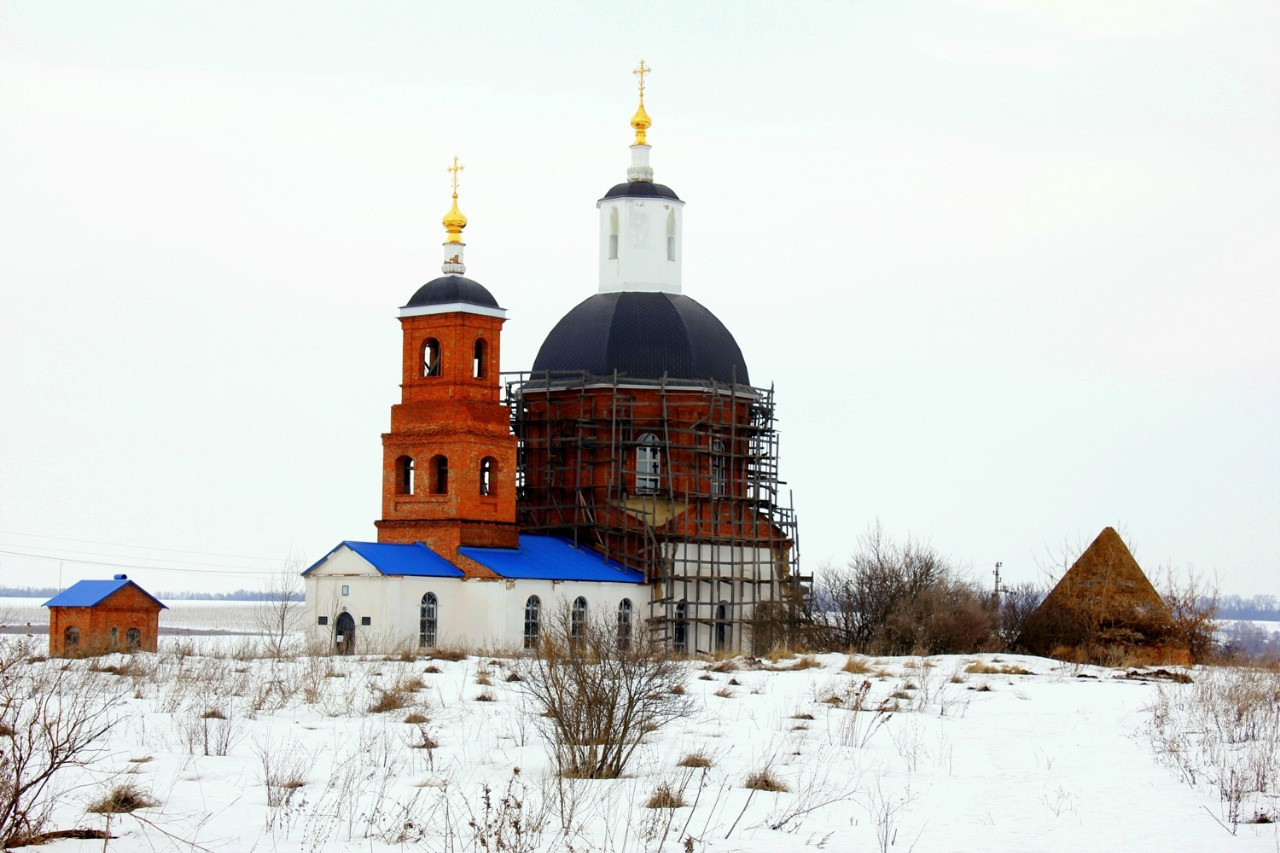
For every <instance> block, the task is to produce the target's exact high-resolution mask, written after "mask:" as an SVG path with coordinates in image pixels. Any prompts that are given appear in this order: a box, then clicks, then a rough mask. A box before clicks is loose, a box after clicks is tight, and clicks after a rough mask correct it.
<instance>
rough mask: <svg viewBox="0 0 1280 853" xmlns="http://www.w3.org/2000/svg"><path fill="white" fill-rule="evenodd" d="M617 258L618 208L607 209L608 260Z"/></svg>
mask: <svg viewBox="0 0 1280 853" xmlns="http://www.w3.org/2000/svg"><path fill="white" fill-rule="evenodd" d="M617 259H618V208H616V207H615V208H614V209H613V210H610V211H609V260H611V261H615V260H617Z"/></svg>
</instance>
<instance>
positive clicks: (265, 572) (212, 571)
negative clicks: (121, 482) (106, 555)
mask: <svg viewBox="0 0 1280 853" xmlns="http://www.w3.org/2000/svg"><path fill="white" fill-rule="evenodd" d="M0 554H9V555H10V556H13V557H29V558H31V559H33V560H53V561H57V562H66V563H75V564H77V565H81V566H113V567H115V568H118V569H137V570H139V571H144V572H177V573H179V574H193V575H201V574H209V575H253V576H255V577H267V576H270V575H275V574H279V571H276V570H272V569H256V570H253V571H249V570H236V569H220V568H212V567H211V568H208V569H174V568H164V567H161V566H139V565H134V564H131V563H119V562H114V561H113V562H109V563H107V562H101V561H98V560H78V559H75V558H74V557H57V556H50V555H48V554H26V553H23V552H21V551H9V550H6V549H3V548H0Z"/></svg>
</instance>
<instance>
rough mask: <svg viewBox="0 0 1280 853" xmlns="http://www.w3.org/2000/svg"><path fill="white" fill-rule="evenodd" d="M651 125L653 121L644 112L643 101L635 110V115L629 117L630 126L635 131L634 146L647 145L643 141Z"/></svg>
mask: <svg viewBox="0 0 1280 853" xmlns="http://www.w3.org/2000/svg"><path fill="white" fill-rule="evenodd" d="M652 124H653V119H651V118H649V114H648V113H647V112H645V111H644V101H641V102H640V106H639V107H637V108H636V114H635V115H633V116H632V117H631V126H632V127H633V128H635V131H636V141H635V143H634V144H635V145H648V144H649V143H648V142H646V141H645V131H647V130H648V129H649V127H650V126H651V125H652Z"/></svg>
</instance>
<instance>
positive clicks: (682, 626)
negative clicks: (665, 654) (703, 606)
mask: <svg viewBox="0 0 1280 853" xmlns="http://www.w3.org/2000/svg"><path fill="white" fill-rule="evenodd" d="M688 614H689V611H688V608H687V607H686V606H685V603H684V600H683V599H681V600H680V603H679V604H677V605H676V617H675V624H674V625H672V626H671V627H672V632H671V647H672V648H673V649H675V650H676V651H677V652H686V651H688V650H689V623H688V622H687V621H686V620H687V618H688Z"/></svg>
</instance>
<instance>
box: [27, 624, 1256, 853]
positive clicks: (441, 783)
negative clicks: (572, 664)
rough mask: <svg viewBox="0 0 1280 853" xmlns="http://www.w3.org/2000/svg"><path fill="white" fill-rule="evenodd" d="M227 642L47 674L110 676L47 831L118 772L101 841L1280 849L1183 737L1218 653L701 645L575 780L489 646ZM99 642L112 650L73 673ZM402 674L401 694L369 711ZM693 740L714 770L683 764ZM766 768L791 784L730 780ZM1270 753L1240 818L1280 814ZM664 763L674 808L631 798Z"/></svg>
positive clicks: (276, 845)
mask: <svg viewBox="0 0 1280 853" xmlns="http://www.w3.org/2000/svg"><path fill="white" fill-rule="evenodd" d="M227 639H228V638H225V637H190V638H188V637H170V638H162V644H161V651H160V653H159V654H156V655H147V654H142V655H137V656H135V657H133V658H128V657H125V656H119V655H117V656H111V657H109V658H104V659H99V660H98V661H97V662H96V663H95V662H93V661H75V662H73V663H72V664H71V670H69V671H68V672H65V673H62V675H63V676H64V677H75V678H83V679H87V682H86V683H88V682H92V683H93V684H95V685H97V686H98V687H100V688H102V689H104V690H106V691H107V692H108V694H109V696H110V708H111V710H110V713H111V715H112V716H113V717H114V718H115V719H116V720H117V722H116V724H115V726H114V728H112V729H111V730H110V732H109V733H108V735H107V736H106V737H105V738H104V739H103V741H102V744H101V749H100V750H99V751H98V752H96V753H95V754H94V755H93V760H92V761H91V762H90V763H89V764H88V765H87V766H86V767H84V768H83V769H73V770H69V771H67V772H66V773H65V774H64V776H63V777H62V778H60V779H59V780H58V790H59V791H60V792H61V796H60V798H59V799H58V802H57V806H56V808H55V810H54V813H53V819H52V821H51V828H54V829H66V828H71V827H90V828H99V829H101V828H105V827H107V819H106V818H105V817H104V816H102V815H99V814H93V813H88V812H86V807H87V806H88V804H89V803H91V802H93V801H94V800H96V799H99V798H100V797H101V796H102V795H103V794H104V793H105V792H107V791H108V790H110V789H111V788H113V787H115V786H117V785H120V784H122V783H132V784H133V785H134V786H136V787H137V788H138V789H139V790H141V791H142V792H143V793H146V794H148V795H149V796H150V798H151V799H153V800H154V801H155V803H156V804H155V805H154V806H152V807H150V808H146V809H142V810H139V811H137V812H134V813H133V814H124V815H115V816H113V817H112V818H111V820H110V825H109V830H110V832H111V834H112V835H114V836H116V838H115V839H113V840H111V841H109V843H108V845H107V847H106V848H105V849H107V850H119V851H133V850H215V851H251V850H261V851H268V850H284V851H319V850H373V851H392V850H419V849H420V850H433V851H435V850H440V851H471V850H496V849H499V846H498V841H499V838H501V840H502V842H503V843H504V844H505V845H506V846H505V847H503V848H501V849H507V850H569V849H572V850H578V851H588V850H590V851H594V850H617V851H624V850H637V851H639V850H670V851H681V850H690V849H691V850H707V851H766V852H767V853H776V851H779V850H802V849H809V848H813V849H827V850H882V849H883V850H888V849H900V850H917V851H936V850H959V851H974V850H1019V851H1023V850H1037V851H1051V850H1062V851H1073V853H1074V851H1079V850H1118V849H1119V850H1131V851H1146V850H1149V851H1170V850H1180V851H1189V850H1204V851H1220V850H1242V851H1245V850H1247V851H1262V850H1266V851H1276V850H1280V834H1278V833H1277V828H1276V825H1275V824H1245V823H1240V824H1239V825H1238V826H1233V825H1232V821H1231V819H1230V818H1231V817H1232V814H1231V812H1230V804H1229V803H1228V802H1226V801H1225V800H1224V799H1223V798H1222V796H1221V786H1220V785H1217V784H1216V783H1215V780H1214V779H1213V778H1212V777H1213V775H1214V773H1215V772H1217V771H1216V770H1215V769H1214V768H1213V767H1212V766H1209V765H1210V764H1211V763H1212V762H1210V761H1209V759H1206V758H1203V757H1197V756H1200V755H1201V753H1200V752H1197V750H1196V748H1195V743H1196V738H1197V737H1199V736H1200V735H1198V734H1197V733H1196V732H1194V731H1191V732H1187V733H1186V734H1185V737H1186V741H1185V743H1184V742H1180V741H1179V740H1178V736H1180V735H1179V730H1178V728H1177V725H1176V723H1177V713H1176V709H1177V707H1178V702H1179V701H1180V700H1181V699H1183V698H1189V697H1191V696H1192V695H1193V694H1192V693H1191V691H1194V690H1196V689H1197V688H1198V687H1200V686H1202V685H1203V684H1206V683H1207V680H1211V679H1213V678H1215V677H1217V676H1216V675H1215V673H1213V672H1211V671H1206V670H1195V671H1193V672H1192V673H1191V675H1192V678H1193V679H1196V680H1197V682H1193V683H1192V684H1176V683H1172V682H1168V681H1158V680H1141V679H1130V678H1125V677H1124V676H1125V673H1124V672H1123V671H1119V670H1107V669H1100V668H1093V667H1082V666H1072V665H1065V664H1060V663H1058V662H1055V661H1050V660H1045V659H1041V658H1030V657H1018V656H1008V655H994V656H993V655H975V656H956V657H934V658H924V659H921V658H885V659H860V662H861V663H863V664H865V666H866V668H867V669H868V670H869V671H868V672H865V673H852V672H847V671H845V670H844V666H845V663H846V660H847V658H846V656H844V655H822V656H819V657H817V658H816V661H815V662H816V663H817V664H818V665H817V666H814V667H812V668H806V669H794V670H790V671H786V670H785V669H784V668H786V667H790V666H793V665H794V664H795V663H796V660H797V659H786V660H779V661H778V662H777V663H776V665H775V667H774V668H772V669H770V668H761V665H760V664H758V663H752V662H749V661H744V660H738V661H736V662H730V663H723V662H722V663H719V664H716V663H714V662H699V661H694V662H690V663H689V664H688V665H687V670H686V681H685V685H686V689H687V695H688V696H690V697H691V698H692V708H693V710H692V712H691V713H689V714H687V715H686V716H684V717H683V718H681V719H679V720H677V721H675V722H673V723H670V724H668V725H667V726H665V727H663V728H661V729H659V730H657V731H654V732H652V733H651V734H650V735H648V736H647V737H646V740H645V743H644V744H643V745H642V746H641V748H640V750H639V751H638V753H637V754H636V756H635V757H634V759H633V760H632V762H631V764H630V765H629V766H628V769H627V773H626V774H625V775H624V777H623V778H621V779H617V780H611V781H582V780H569V779H562V778H559V777H557V776H556V775H555V774H554V773H553V772H552V769H551V759H550V757H549V753H548V749H547V745H546V741H545V739H544V735H543V733H542V730H541V728H540V727H539V722H540V720H539V718H538V717H537V715H536V714H535V712H534V711H533V710H532V709H531V708H530V706H529V705H528V703H527V702H526V701H525V699H524V698H523V694H522V692H521V686H522V685H521V683H519V682H511V681H507V680H506V678H507V675H508V673H509V671H510V668H509V661H507V660H505V659H501V658H491V657H484V656H482V657H475V656H472V657H467V658H465V659H463V660H459V661H444V660H434V661H433V660H428V659H425V658H419V659H414V660H401V659H400V658H399V656H398V655H387V656H385V657H383V656H368V657H353V658H336V657H298V658H293V659H285V660H279V661H273V660H262V659H248V658H245V657H244V653H245V652H247V651H248V648H247V647H246V646H244V645H243V644H242V645H239V646H234V645H231V646H229V645H228V644H227V643H226V640H227ZM3 642H7V643H10V644H12V643H17V642H23V640H22V639H21V638H17V639H9V640H6V641H3ZM38 645H39V644H38V642H37V648H38ZM13 648H14V647H13V646H12V645H9V646H7V647H6V656H11V655H12V652H13ZM104 664H106V665H108V666H110V667H114V668H116V672H111V671H97V672H90V671H89V667H90V666H91V665H96V666H98V667H99V668H101V667H102V666H103V665H104ZM63 666H64V662H62V661H36V662H33V663H23V664H21V668H22V670H23V672H24V673H26V674H27V675H26V676H24V677H27V676H30V675H35V674H37V673H39V672H46V673H53V672H56V671H57V669H58V668H61V667H63ZM763 666H764V667H769V664H768V662H765V663H764V665H763ZM717 670H723V671H717ZM973 670H977V671H973ZM982 670H985V671H982ZM1019 670H1025V671H1026V673H1027V674H1021V673H1020V672H1018V671H1019ZM1263 677H1270V678H1273V679H1274V678H1275V674H1274V673H1272V674H1269V675H1266V676H1263ZM486 682H487V683H486ZM864 684H865V685H866V686H865V687H864ZM397 686H399V687H400V688H402V689H401V691H400V695H403V696H405V697H407V698H408V705H407V706H405V707H402V708H398V709H395V710H391V711H386V712H371V711H370V710H369V708H370V706H371V705H373V704H374V703H375V701H376V700H377V699H378V698H379V697H380V696H382V695H383V693H384V692H386V691H391V692H393V693H394V692H396V690H395V688H396V687H397ZM860 691H866V695H865V696H864V698H862V699H861V701H860V702H859V700H858V699H857V698H856V696H857V694H858V693H859V692H860ZM484 697H488V698H489V699H491V701H484V700H483V699H484ZM1275 698H1276V699H1280V696H1276V697H1275ZM1169 700H1173V701H1172V702H1170V701H1169ZM854 706H860V707H861V708H862V709H863V710H850V708H851V707H854ZM1160 707H1163V708H1164V712H1163V716H1162V720H1163V723H1162V726H1160V727H1158V726H1156V725H1155V723H1154V720H1155V718H1156V713H1155V709H1157V708H1160ZM890 709H892V710H890ZM411 715H413V716H411ZM408 720H417V721H416V722H408ZM1170 733H1172V734H1173V735H1174V736H1171V735H1170ZM1269 737H1271V738H1272V739H1271V741H1270V743H1269V744H1267V745H1264V747H1261V748H1265V749H1269V750H1270V751H1271V752H1270V753H1269V754H1270V755H1271V756H1273V757H1274V756H1275V755H1276V754H1277V745H1276V742H1275V735H1274V733H1273V734H1271V735H1269ZM1180 743H1181V746H1179V744H1180ZM428 745H433V746H430V747H429V748H428ZM1237 746H1241V745H1240V744H1237ZM1179 750H1181V751H1179ZM1158 753H1160V754H1158ZM690 755H698V756H701V757H703V758H705V759H707V760H708V761H709V766H707V767H682V766H680V762H681V761H682V759H684V758H685V757H686V756H690ZM1179 756H1181V757H1179ZM1192 761H1199V762H1201V763H1202V764H1203V765H1204V766H1197V767H1194V768H1192V772H1191V773H1188V768H1187V766H1186V765H1187V764H1188V762H1192ZM765 768H768V769H769V770H770V771H771V772H772V773H773V774H774V775H775V776H776V777H777V778H778V779H779V780H780V781H781V782H783V783H784V784H785V786H786V787H787V788H788V789H789V790H788V791H786V792H766V791H759V790H750V789H748V788H746V787H744V780H745V778H746V777H747V776H748V774H751V773H753V772H756V771H759V770H762V769H765ZM1270 774H1271V775H1270V779H1269V782H1268V784H1269V785H1270V786H1271V787H1270V789H1269V791H1268V793H1267V794H1265V795H1262V796H1258V795H1254V794H1250V795H1248V796H1247V797H1246V798H1245V800H1244V802H1243V804H1242V806H1241V808H1242V809H1243V811H1244V812H1245V814H1244V817H1245V818H1247V817H1249V816H1250V815H1251V814H1253V812H1252V811H1250V810H1251V809H1256V808H1258V807H1262V808H1265V809H1269V810H1270V813H1271V814H1273V815H1274V814H1275V813H1276V811H1275V810H1276V807H1277V800H1276V790H1275V770H1274V768H1273V769H1272V770H1271V771H1270ZM1264 775H1265V773H1264ZM1189 776H1191V777H1194V778H1188V777H1189ZM268 781H271V782H272V783H273V784H271V785H268V784H267V782H268ZM664 784H665V785H666V786H667V787H668V788H669V789H670V790H671V791H673V792H675V793H677V794H678V795H679V796H680V797H681V798H682V799H683V800H684V802H685V803H686V805H684V806H682V807H679V808H674V809H670V808H646V807H645V806H646V803H647V802H648V801H649V799H650V797H651V796H652V795H653V794H654V792H655V791H656V790H657V789H658V788H659V787H660V786H661V785H664ZM486 791H487V793H486ZM1239 812H1240V809H1237V816H1239ZM1233 832H1234V834H1233ZM486 845H487V846H486ZM686 845H687V846H686ZM43 849H45V850H48V851H51V853H55V851H61V852H62V853H66V851H95V853H96V852H97V851H101V850H103V849H104V847H103V842H102V841H101V840H84V841H76V840H59V841H55V842H52V843H50V844H48V845H47V846H46V847H44V848H43Z"/></svg>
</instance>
